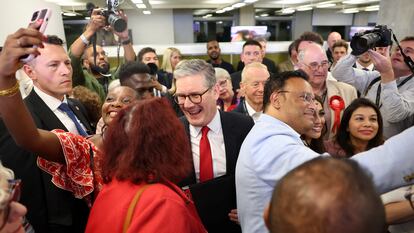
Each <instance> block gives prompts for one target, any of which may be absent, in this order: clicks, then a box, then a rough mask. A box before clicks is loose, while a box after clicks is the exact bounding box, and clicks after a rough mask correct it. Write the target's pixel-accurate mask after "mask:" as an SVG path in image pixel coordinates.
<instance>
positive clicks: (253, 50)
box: [231, 40, 263, 94]
mask: <svg viewBox="0 0 414 233" xmlns="http://www.w3.org/2000/svg"><path fill="white" fill-rule="evenodd" d="M240 60H241V61H242V62H243V64H244V66H246V65H248V64H250V63H252V62H260V63H262V61H263V57H262V45H261V44H260V43H259V42H257V41H255V40H248V41H246V42H245V43H244V44H243V49H242V52H241V54H240ZM244 66H243V67H244ZM241 73H242V70H240V71H237V72H234V73H233V74H231V84H233V90H234V93H235V94H236V93H239V91H240V81H241Z"/></svg>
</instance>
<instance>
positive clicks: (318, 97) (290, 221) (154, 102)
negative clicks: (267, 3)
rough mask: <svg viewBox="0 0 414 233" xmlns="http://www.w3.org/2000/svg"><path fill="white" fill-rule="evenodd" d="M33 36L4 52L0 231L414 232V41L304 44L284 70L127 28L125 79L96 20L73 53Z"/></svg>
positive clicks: (298, 42) (307, 36) (249, 44)
mask: <svg viewBox="0 0 414 233" xmlns="http://www.w3.org/2000/svg"><path fill="white" fill-rule="evenodd" d="M120 16H121V17H122V18H124V19H125V20H127V18H126V16H125V15H124V14H123V13H122V12H120ZM35 26H36V25H34V26H32V28H29V29H19V30H18V31H16V32H15V33H14V34H11V35H10V36H9V37H8V38H7V39H6V42H5V44H4V46H3V49H2V51H1V52H0V116H1V122H0V160H1V163H0V185H1V187H0V211H1V212H0V213H1V215H0V232H34V231H36V232H45V233H47V232H58V233H60V232H62V233H64V232H246V233H250V232H269V231H270V232H373V233H374V232H378V233H379V232H387V230H388V232H391V233H402V232H414V207H413V204H412V201H411V196H412V192H411V189H412V186H411V184H412V183H413V181H414V175H413V174H414V172H413V169H414V166H412V164H413V163H412V162H413V161H412V160H413V159H412V158H410V157H412V156H410V154H411V152H412V149H413V145H412V144H413V143H410V139H411V138H412V136H413V130H412V129H411V128H410V127H411V126H413V125H414V80H413V79H412V77H413V75H414V74H413V72H414V67H412V63H409V62H407V59H414V36H413V37H406V38H403V39H402V40H401V41H399V42H398V43H397V45H394V46H391V45H390V46H387V47H373V48H369V49H367V50H366V51H364V52H363V53H358V54H357V53H356V52H351V48H349V43H348V42H347V41H344V40H343V39H342V38H341V34H339V33H338V32H331V33H330V34H329V36H328V37H327V38H326V46H327V49H326V50H325V49H324V47H323V45H324V39H323V38H322V37H321V36H320V35H319V34H317V33H315V32H304V33H303V34H302V35H301V36H300V37H299V38H296V39H295V40H294V41H293V42H292V43H291V44H290V45H289V48H288V50H287V51H286V52H287V54H288V59H287V60H286V61H284V62H282V63H280V64H277V63H275V61H273V60H272V59H269V58H267V57H266V46H267V41H266V39H265V38H253V39H249V40H247V41H245V42H244V44H243V47H242V51H241V53H240V62H239V63H238V64H237V65H235V64H231V63H229V62H227V61H225V60H224V59H223V56H222V54H221V49H220V44H219V42H218V41H217V40H215V39H212V40H210V41H209V42H207V44H206V55H207V56H208V60H206V61H204V60H201V59H191V60H186V59H185V56H183V55H182V53H181V52H180V50H178V49H177V48H174V47H170V48H167V49H166V50H165V51H164V54H163V56H162V60H161V61H162V62H160V61H159V57H160V56H159V55H158V54H157V53H156V50H155V49H153V48H151V47H146V48H143V49H141V50H140V51H134V49H133V46H132V43H131V40H130V38H129V37H128V29H126V30H124V31H122V32H117V31H112V32H113V33H114V34H115V35H116V37H117V38H118V42H119V46H120V47H122V48H123V50H124V57H123V61H122V62H121V64H119V67H111V65H110V63H109V59H108V56H107V53H106V52H105V48H104V47H102V46H99V45H92V44H91V43H90V41H91V40H92V37H93V36H94V34H95V33H96V32H97V31H99V30H112V29H111V28H110V27H108V26H106V21H105V16H103V15H101V14H99V11H98V10H94V11H93V12H92V15H91V19H90V20H89V23H88V24H87V26H86V27H85V30H84V31H83V33H82V34H81V35H80V36H79V37H78V38H77V39H76V40H75V41H74V43H73V44H72V45H71V46H70V48H69V51H68V52H66V51H65V50H64V48H63V47H62V44H63V41H62V40H61V39H59V38H58V37H56V36H45V35H42V34H41V33H39V32H38V31H36V30H34V29H33V28H35ZM129 26H130V27H131V25H129ZM32 45H36V46H37V47H32ZM31 53H33V54H36V55H37V56H36V57H35V58H34V59H33V60H31V61H28V62H26V63H24V64H22V63H21V62H20V57H21V56H23V55H25V54H31ZM409 128H410V129H409ZM407 129H408V130H407ZM328 154H329V155H328ZM321 155H322V156H321ZM2 164H3V165H4V166H5V167H7V168H5V167H3V165H2ZM411 167H412V168H411ZM305 174H306V175H305ZM15 178H16V179H15ZM20 182H21V183H22V187H20ZM20 193H21V195H20ZM379 194H381V195H379ZM19 196H20V199H19ZM18 201H20V203H21V204H23V205H24V206H23V205H21V204H20V203H18ZM219 206H220V208H217V207H219ZM26 208H27V209H26ZM26 212H27V213H26ZM263 213H264V215H265V217H264V218H263V217H262V214H263ZM172 216H173V217H172Z"/></svg>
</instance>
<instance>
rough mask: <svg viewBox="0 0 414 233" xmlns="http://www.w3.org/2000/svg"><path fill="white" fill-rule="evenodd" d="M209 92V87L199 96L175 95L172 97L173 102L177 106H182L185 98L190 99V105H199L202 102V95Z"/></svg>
mask: <svg viewBox="0 0 414 233" xmlns="http://www.w3.org/2000/svg"><path fill="white" fill-rule="evenodd" d="M209 90H210V87H209V88H207V90H205V91H204V92H203V93H201V94H190V95H182V94H176V95H175V96H174V101H175V102H176V103H177V104H184V102H185V100H186V99H187V97H188V98H189V99H190V101H191V103H193V104H199V103H201V101H203V98H202V96H203V95H204V94H206V93H207V92H208V91H209Z"/></svg>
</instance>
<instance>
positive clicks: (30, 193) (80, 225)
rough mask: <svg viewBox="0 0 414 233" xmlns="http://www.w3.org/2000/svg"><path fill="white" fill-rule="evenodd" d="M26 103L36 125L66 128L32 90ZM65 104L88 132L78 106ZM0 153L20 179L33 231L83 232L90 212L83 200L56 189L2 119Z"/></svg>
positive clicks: (47, 128)
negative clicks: (13, 136)
mask: <svg viewBox="0 0 414 233" xmlns="http://www.w3.org/2000/svg"><path fill="white" fill-rule="evenodd" d="M25 103H26V106H27V108H28V110H29V111H30V113H31V115H32V117H33V120H34V122H35V124H36V125H37V127H38V128H41V129H44V130H53V129H63V130H66V131H67V129H66V128H65V126H64V125H63V124H62V123H61V122H60V121H59V119H58V118H57V117H56V115H55V114H54V113H53V112H52V110H50V108H48V107H47V105H46V104H45V103H44V102H43V100H42V99H41V98H40V97H39V96H38V95H37V94H36V92H35V91H32V92H31V93H30V94H29V95H28V96H27V98H26V99H25ZM68 103H69V106H70V107H71V108H72V110H73V112H74V113H75V115H76V116H77V117H78V119H79V120H80V121H81V122H82V124H83V125H84V126H85V127H86V129H87V131H88V133H90V130H91V127H90V124H89V123H88V121H87V120H86V118H85V117H84V116H83V114H82V113H81V112H80V109H81V108H80V107H79V106H76V105H73V101H72V100H68ZM16 117H18V116H16ZM33 140H36V139H35V138H34V139H33ZM0 156H1V157H0V158H1V161H2V163H3V165H4V166H5V167H8V168H10V169H12V170H13V171H14V173H15V175H16V178H19V179H22V181H23V185H22V195H21V203H22V204H24V205H25V206H26V207H27V209H28V213H27V215H26V216H27V218H28V220H29V222H30V223H31V224H32V225H33V227H34V229H35V231H36V232H41V233H48V232H53V233H54V232H84V229H85V226H86V225H85V224H86V221H87V217H88V212H89V209H88V207H87V206H86V204H85V202H84V201H83V200H80V199H75V198H74V197H73V195H72V193H70V192H67V191H64V190H62V189H59V188H57V187H56V186H55V185H54V184H53V183H52V182H51V176H50V175H49V174H47V173H45V172H43V171H42V170H40V169H39V168H38V167H37V165H36V158H37V157H36V156H35V155H34V154H33V153H31V152H29V151H26V150H24V149H23V148H21V147H19V146H17V145H16V143H15V142H14V140H13V138H12V137H11V136H10V134H9V133H8V131H7V129H6V127H5V125H4V123H3V121H0Z"/></svg>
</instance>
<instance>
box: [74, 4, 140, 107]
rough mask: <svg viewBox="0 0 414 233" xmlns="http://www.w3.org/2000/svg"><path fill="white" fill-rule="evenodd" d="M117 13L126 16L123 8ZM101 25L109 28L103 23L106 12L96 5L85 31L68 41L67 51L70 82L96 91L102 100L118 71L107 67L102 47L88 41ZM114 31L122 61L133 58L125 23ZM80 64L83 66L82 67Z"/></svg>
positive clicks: (132, 59) (102, 27) (107, 63)
mask: <svg viewBox="0 0 414 233" xmlns="http://www.w3.org/2000/svg"><path fill="white" fill-rule="evenodd" d="M119 13H120V16H121V17H122V18H124V19H125V20H127V18H126V15H124V14H123V12H122V11H120V12H119ZM101 29H109V30H112V28H110V27H109V28H107V27H106V26H105V16H103V15H101V14H100V10H99V9H95V10H93V12H92V15H91V19H90V20H89V23H88V25H87V26H86V29H85V31H84V32H83V33H82V35H81V36H80V37H79V38H78V39H76V40H75V42H73V44H72V45H71V47H70V50H69V55H70V58H71V61H72V66H73V86H78V85H82V86H85V87H87V88H88V89H90V90H92V91H94V92H96V93H98V94H99V97H100V98H101V100H102V101H104V100H105V96H106V94H107V93H108V86H109V83H110V82H111V81H112V80H114V79H116V78H118V74H117V73H115V72H116V69H112V70H111V69H110V65H109V61H108V56H107V54H106V52H105V51H104V49H103V48H102V47H101V46H99V45H96V46H95V51H94V46H92V45H90V43H89V42H90V40H91V38H92V37H93V36H94V35H95V33H96V32H97V31H98V30H101ZM113 32H114V34H115V35H117V36H118V37H119V39H120V43H121V44H122V47H123V48H124V58H125V61H134V60H135V52H134V48H133V47H132V44H131V40H130V39H129V36H128V27H126V29H125V30H124V31H123V32H116V31H115V30H113ZM82 65H83V67H84V69H82Z"/></svg>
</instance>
